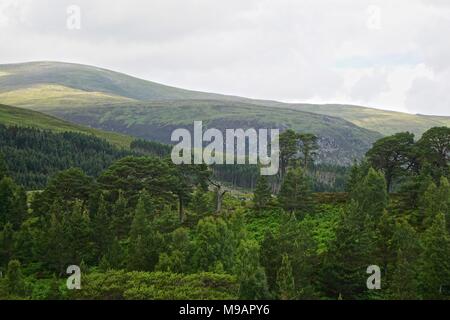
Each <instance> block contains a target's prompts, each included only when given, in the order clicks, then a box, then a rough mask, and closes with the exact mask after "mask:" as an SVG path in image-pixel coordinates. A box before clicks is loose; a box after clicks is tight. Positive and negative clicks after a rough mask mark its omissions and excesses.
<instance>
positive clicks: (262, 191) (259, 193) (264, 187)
mask: <svg viewBox="0 0 450 320" xmlns="http://www.w3.org/2000/svg"><path fill="white" fill-rule="evenodd" d="M271 199H272V192H271V189H270V185H269V181H268V179H267V176H259V178H258V182H257V183H256V189H255V192H254V196H253V203H254V206H255V209H256V210H258V211H259V210H262V209H265V208H267V205H268V204H269V203H270V200H271Z"/></svg>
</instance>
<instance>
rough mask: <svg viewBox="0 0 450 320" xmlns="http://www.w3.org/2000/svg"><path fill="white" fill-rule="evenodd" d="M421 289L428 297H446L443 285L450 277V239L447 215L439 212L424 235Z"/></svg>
mask: <svg viewBox="0 0 450 320" xmlns="http://www.w3.org/2000/svg"><path fill="white" fill-rule="evenodd" d="M423 246H424V251H423V255H422V259H421V261H422V268H421V272H420V275H421V289H422V293H423V297H424V298H426V299H444V298H445V296H444V295H443V286H445V285H448V281H449V279H450V260H449V256H450V240H449V236H448V233H447V230H446V222H445V216H444V214H443V213H438V214H437V215H436V217H435V219H434V221H433V223H432V224H431V226H430V227H429V228H428V229H427V230H426V231H425V233H424V235H423Z"/></svg>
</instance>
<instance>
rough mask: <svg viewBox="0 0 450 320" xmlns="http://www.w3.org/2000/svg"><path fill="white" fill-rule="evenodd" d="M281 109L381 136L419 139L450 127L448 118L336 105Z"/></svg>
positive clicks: (304, 105) (299, 106)
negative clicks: (404, 135) (411, 135)
mask: <svg viewBox="0 0 450 320" xmlns="http://www.w3.org/2000/svg"><path fill="white" fill-rule="evenodd" d="M280 107H282V108H286V107H287V108H290V109H294V110H300V111H307V112H313V113H317V114H325V115H329V116H332V117H340V118H342V119H345V120H347V121H350V122H352V123H354V124H356V125H357V126H360V127H363V128H367V129H369V130H373V131H377V132H380V133H382V134H383V135H391V134H394V133H397V132H402V131H409V132H412V133H414V134H415V135H416V137H420V136H421V135H422V133H424V132H425V131H426V130H428V129H429V128H432V127H436V126H439V127H440V126H450V117H440V116H426V115H414V114H409V113H402V112H395V111H387V110H380V109H372V108H366V107H360V106H350V105H338V104H324V105H318V104H282V105H280Z"/></svg>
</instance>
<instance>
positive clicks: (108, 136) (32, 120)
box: [0, 104, 133, 148]
mask: <svg viewBox="0 0 450 320" xmlns="http://www.w3.org/2000/svg"><path fill="white" fill-rule="evenodd" d="M0 123H1V124H4V125H8V126H9V125H14V126H20V127H33V128H39V129H45V130H51V131H55V132H64V131H71V132H72V131H73V132H80V133H85V134H90V135H95V136H97V137H99V138H102V139H105V140H107V141H109V142H110V143H112V144H114V145H116V146H119V147H122V148H128V147H129V146H130V143H131V141H132V140H133V138H132V137H130V136H126V135H124V134H120V133H115V132H106V131H101V130H97V129H92V128H87V127H84V126H81V125H77V124H73V123H70V122H67V121H64V120H60V119H58V118H55V117H53V116H49V115H46V114H43V113H40V112H36V111H32V110H27V109H23V108H16V107H11V106H6V105H2V104H0Z"/></svg>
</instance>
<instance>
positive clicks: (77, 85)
mask: <svg viewBox="0 0 450 320" xmlns="http://www.w3.org/2000/svg"><path fill="white" fill-rule="evenodd" d="M1 73H4V74H5V76H2V77H0V93H2V92H8V91H12V90H18V89H23V88H29V87H32V86H35V85H42V84H57V85H60V86H64V87H69V88H73V89H78V90H84V91H88V92H104V93H107V94H110V95H115V96H122V97H125V98H131V99H136V100H161V99H162V100H164V99H218V98H219V99H233V98H232V97H228V96H224V95H220V94H213V93H204V92H196V91H190V90H184V89H179V88H175V87H170V86H165V85H162V84H159V83H155V82H151V81H146V80H142V79H138V78H135V77H131V76H128V75H126V74H123V73H119V72H114V71H110V70H106V69H101V68H96V67H92V66H86V65H80V64H73V63H62V62H45V61H44V62H28V63H18V64H0V74H1Z"/></svg>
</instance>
